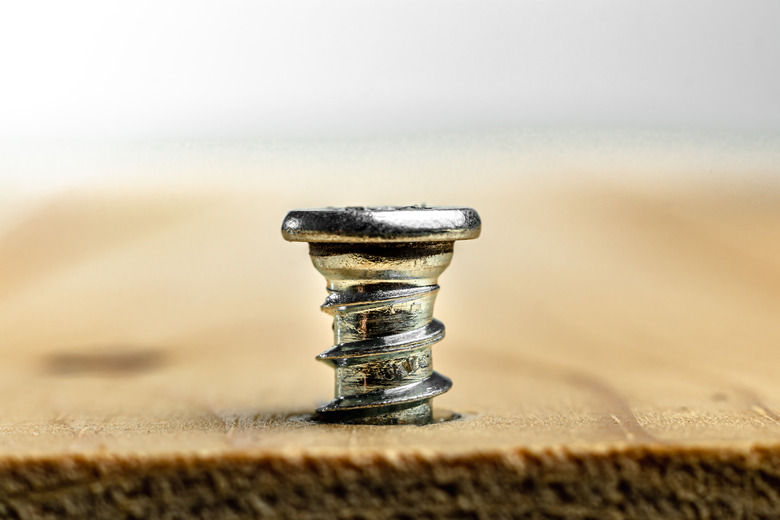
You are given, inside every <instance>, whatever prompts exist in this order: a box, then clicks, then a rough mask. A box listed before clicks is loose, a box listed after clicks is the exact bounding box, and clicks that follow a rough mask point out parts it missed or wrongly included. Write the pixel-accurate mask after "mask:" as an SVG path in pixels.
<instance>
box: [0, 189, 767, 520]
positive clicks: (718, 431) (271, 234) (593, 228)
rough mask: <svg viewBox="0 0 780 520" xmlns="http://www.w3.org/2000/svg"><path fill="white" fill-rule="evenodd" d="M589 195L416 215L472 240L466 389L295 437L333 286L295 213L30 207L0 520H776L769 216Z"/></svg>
mask: <svg viewBox="0 0 780 520" xmlns="http://www.w3.org/2000/svg"><path fill="white" fill-rule="evenodd" d="M591 181H592V182H590V183H589V184H587V185H583V184H567V183H564V184H555V183H544V182H535V183H528V182H520V181H513V180H511V179H506V180H505V181H504V184H503V185H502V186H500V187H499V188H500V189H497V188H496V187H495V185H493V186H492V187H490V188H489V189H488V188H483V189H479V190H474V191H473V192H471V193H470V194H466V193H465V192H464V191H463V190H462V189H460V191H458V190H455V189H452V190H450V191H449V192H448V191H447V190H446V189H444V190H439V192H438V195H439V196H440V197H441V199H440V200H432V199H428V200H427V201H426V202H429V203H431V204H435V203H437V202H441V203H456V204H464V205H471V206H474V207H476V208H477V209H479V210H480V213H481V215H482V217H483V221H484V231H483V236H482V237H481V238H480V239H479V240H477V241H474V242H468V243H465V242H464V243H459V244H458V245H457V246H456V252H455V257H454V261H453V264H452V266H451V267H450V269H449V270H448V271H447V273H445V275H444V276H443V277H442V280H441V285H442V291H441V294H440V296H439V299H438V303H437V317H439V318H440V319H441V320H442V321H444V323H445V324H446V325H447V329H448V336H447V338H446V339H445V340H444V341H443V342H442V343H440V344H438V345H437V346H436V348H435V349H434V360H435V363H436V366H437V370H440V371H441V372H442V373H444V374H447V375H448V376H450V377H452V379H453V380H454V383H455V386H454V388H453V390H452V391H451V392H449V393H448V394H446V395H445V396H442V397H440V398H438V399H437V400H436V402H435V405H436V407H437V413H438V416H439V417H440V418H441V419H442V422H439V423H437V424H434V425H430V426H426V427H411V426H409V427H406V426H399V427H369V426H340V425H321V424H316V423H312V422H310V421H308V420H307V417H308V416H307V414H308V413H309V412H311V411H312V410H313V408H314V407H315V406H316V405H318V404H320V403H322V402H324V401H327V400H329V399H330V397H331V392H332V390H331V385H332V378H333V374H332V372H331V371H330V370H329V369H328V368H327V367H326V366H324V365H321V364H318V363H316V362H315V361H314V360H313V357H314V356H315V355H316V354H317V353H319V352H320V351H322V350H324V349H325V347H327V346H328V344H329V342H330V324H329V319H328V317H327V316H325V315H324V314H322V313H320V312H319V311H318V308H317V307H318V305H319V304H320V303H321V301H322V299H323V298H324V296H325V291H324V282H323V281H322V280H321V279H320V277H319V275H318V274H317V273H316V272H315V271H314V269H313V268H312V267H311V265H310V264H309V260H308V257H307V252H306V248H305V247H303V246H296V245H293V244H288V243H285V242H283V241H282V239H281V237H280V236H279V234H278V227H279V225H280V223H281V219H282V217H283V215H284V213H285V211H286V210H287V209H290V208H292V207H294V206H304V205H310V204H306V202H309V200H308V199H307V197H309V198H311V196H303V197H300V196H299V195H300V193H296V192H295V191H291V190H285V189H283V188H280V187H278V186H277V187H270V188H268V189H266V190H259V191H256V190H248V191H242V192H239V191H238V190H236V191H231V190H225V191H222V192H219V193H217V194H214V193H213V192H211V193H204V192H200V191H194V192H192V193H188V194H178V195H176V196H173V195H172V194H171V193H169V192H160V191H159V190H157V191H154V190H152V191H149V192H142V191H140V192H136V193H135V194H132V195H127V194H126V193H123V194H119V193H106V192H103V193H99V194H89V193H86V192H82V193H76V194H68V195H63V196H62V197H60V198H57V199H54V200H47V201H45V202H42V203H40V205H39V206H37V207H34V208H33V209H30V208H27V210H26V212H25V213H24V214H21V213H20V214H18V215H17V217H18V218H15V220H13V221H11V220H7V222H13V223H12V224H8V225H7V226H5V227H4V232H3V234H2V235H1V236H0V330H2V354H3V363H2V365H0V516H5V517H23V518H45V517H49V516H62V515H71V516H83V517H86V516H90V517H115V516H122V515H124V516H137V517H181V516H193V517H198V516H204V517H214V516H220V517H229V516H230V515H234V516H273V515H277V514H278V515H283V516H309V517H312V518H316V517H327V516H342V517H366V518H368V517H370V518H398V517H405V516H406V517H412V516H415V517H424V516H429V517H434V516H452V515H464V514H470V515H471V516H474V517H482V518H494V517H518V516H523V515H527V516H529V517H536V518H547V517H550V518H558V517H561V518H562V517H566V518H572V517H581V518H621V517H626V516H627V517H665V518H674V517H686V518H687V517H690V518H694V517H720V518H738V517H770V516H774V515H777V514H779V513H778V512H780V487H779V486H780V465H779V464H778V463H779V462H780V448H779V447H778V446H779V444H778V443H779V442H780V416H778V411H780V383H778V378H777V375H776V372H777V366H778V360H779V359H780V358H778V353H777V345H778V344H780V319H778V316H780V312H779V311H780V225H779V224H780V191H778V190H777V189H776V188H774V187H772V186H771V185H769V184H767V185H766V186H757V187H754V188H751V187H745V186H742V187H740V186H739V185H736V184H734V185H727V186H721V185H717V184H715V183H712V184H710V185H703V186H702V185H699V186H686V185H684V184H670V185H665V186H662V187H661V188H658V187H652V186H649V185H641V184H631V183H617V182H597V181H596V180H594V179H591ZM403 190H404V188H403V187H399V188H397V190H396V191H395V192H393V191H390V192H389V193H388V194H387V196H388V197H392V196H395V197H398V198H400V194H402V193H403ZM320 195H321V196H322V198H327V197H329V196H330V197H332V203H333V204H339V203H350V202H353V203H354V202H355V201H349V200H345V201H344V202H342V200H343V199H347V198H349V197H351V196H352V194H348V195H344V194H343V193H342V194H339V193H337V192H336V191H332V192H330V193H324V194H320ZM458 195H459V196H461V197H462V198H461V199H456V197H457V196H458ZM466 195H467V196H466ZM297 199H304V200H303V204H301V203H299V202H298V201H297ZM396 200H397V199H396ZM366 202H369V203H373V202H375V201H373V200H369V201H366ZM380 202H386V201H380ZM401 202H407V200H406V199H404V200H402V201H401ZM327 203H328V202H321V204H327ZM453 417H457V419H455V420H451V419H452V418H453ZM166 515H167V516H166Z"/></svg>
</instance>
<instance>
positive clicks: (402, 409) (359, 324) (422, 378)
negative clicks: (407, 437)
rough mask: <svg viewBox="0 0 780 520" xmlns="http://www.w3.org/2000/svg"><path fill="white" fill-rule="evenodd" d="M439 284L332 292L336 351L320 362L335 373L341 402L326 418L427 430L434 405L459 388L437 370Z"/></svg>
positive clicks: (326, 409) (329, 305) (328, 306)
mask: <svg viewBox="0 0 780 520" xmlns="http://www.w3.org/2000/svg"><path fill="white" fill-rule="evenodd" d="M438 291H439V286H438V285H437V284H426V285H412V284H403V283H373V284H365V285H363V284H361V285H355V286H352V287H349V288H348V289H347V290H332V289H331V290H329V293H330V294H329V296H328V298H327V299H326V300H325V303H324V304H323V305H322V310H323V311H325V312H326V313H328V314H330V315H332V316H333V318H334V321H333V331H334V338H335V345H334V346H333V347H332V348H330V349H328V350H326V351H325V352H323V353H321V354H320V355H319V356H317V359H318V360H320V361H323V362H325V363H327V364H329V365H331V366H333V367H334V368H335V369H336V387H335V394H336V398H335V399H334V400H332V401H331V402H329V403H328V404H326V405H325V406H322V407H320V408H318V410H317V411H318V412H319V413H320V414H322V416H323V417H324V418H325V419H332V420H336V421H339V422H353V423H368V424H374V423H376V424H380V423H381V424H392V423H395V424H426V423H428V422H430V421H431V419H432V407H431V399H432V398H433V397H435V396H437V395H440V394H442V393H444V392H446V391H447V390H449V389H450V387H451V386H452V381H450V379H449V378H447V377H445V376H443V375H441V374H439V373H438V372H435V371H434V370H433V363H432V359H431V346H432V345H433V344H434V343H436V342H438V341H441V339H442V338H443V337H444V324H443V323H442V322H440V321H439V320H436V319H433V317H432V314H433V304H434V301H435V298H436V295H437V293H438Z"/></svg>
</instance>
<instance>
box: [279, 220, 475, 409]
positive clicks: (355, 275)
mask: <svg viewBox="0 0 780 520" xmlns="http://www.w3.org/2000/svg"><path fill="white" fill-rule="evenodd" d="M480 227H481V222H480V219H479V215H478V214H477V212H476V211H474V210H473V209H471V208H450V207H433V208H429V207H425V206H407V207H379V208H365V207H350V208H325V209H305V210H293V211H290V212H289V213H288V214H287V216H286V217H285V219H284V222H283V223H282V236H283V237H284V238H285V240H289V241H291V242H308V243H309V254H310V256H311V260H312V263H313V264H314V267H316V268H317V270H318V271H319V272H320V273H321V274H322V275H323V276H324V277H325V279H326V280H327V283H328V285H327V289H328V297H327V298H326V300H325V303H324V304H323V305H322V310H323V311H324V312H326V313H328V314H330V315H332V316H333V335H334V341H335V345H334V346H333V347H332V348H330V349H329V350H326V351H325V352H323V353H322V354H320V355H319V356H317V359H318V360H320V361H324V362H325V363H327V364H329V365H331V366H333V367H334V368H335V369H336V388H335V394H336V397H335V399H333V400H332V401H331V402H329V403H328V404H326V405H324V406H322V407H321V408H318V409H317V412H318V416H319V418H320V419H322V420H324V421H328V422H343V423H352V424H428V423H430V422H431V421H432V420H433V408H432V406H431V400H432V399H433V398H434V397H435V396H437V395H440V394H443V393H444V392H446V391H447V390H449V389H450V387H451V386H452V381H450V379H449V378H447V377H446V376H443V375H441V374H439V373H438V372H434V371H433V363H432V361H431V346H432V345H433V344H434V343H436V342H437V341H440V340H441V339H442V338H443V337H444V325H443V324H442V323H441V322H440V321H438V320H436V319H433V304H434V300H435V298H436V294H437V292H438V291H439V286H438V285H437V280H438V277H439V275H440V274H441V273H442V272H443V271H444V269H446V268H447V266H448V265H449V264H450V261H451V259H452V252H453V245H454V241H455V240H463V239H471V238H477V237H478V236H479V232H480Z"/></svg>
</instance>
